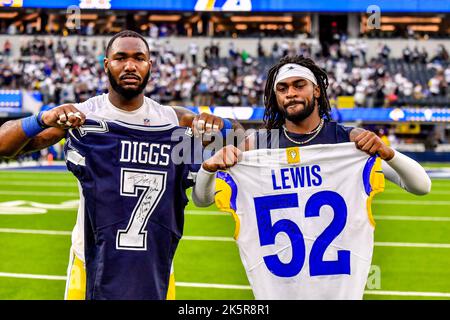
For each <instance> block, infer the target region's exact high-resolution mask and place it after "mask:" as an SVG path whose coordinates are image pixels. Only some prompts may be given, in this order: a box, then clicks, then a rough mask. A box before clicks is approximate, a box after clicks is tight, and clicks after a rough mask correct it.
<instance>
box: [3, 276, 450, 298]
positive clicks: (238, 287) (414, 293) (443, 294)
mask: <svg viewBox="0 0 450 320" xmlns="http://www.w3.org/2000/svg"><path fill="white" fill-rule="evenodd" d="M0 277H4V278H19V279H38V280H59V281H66V279H67V278H66V276H53V275H45V274H28V273H9V272H0ZM175 284H176V286H177V287H187V288H207V289H228V290H230V289H231V290H251V287H250V286H249V285H239V284H219V283H198V282H176V283H175ZM364 294H366V295H383V296H410V297H437V298H450V293H447V292H417V291H385V290H383V291H382V290H366V291H364Z"/></svg>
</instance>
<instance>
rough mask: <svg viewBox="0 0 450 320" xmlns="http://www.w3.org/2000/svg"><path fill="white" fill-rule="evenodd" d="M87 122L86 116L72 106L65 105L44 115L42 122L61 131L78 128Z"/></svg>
mask: <svg viewBox="0 0 450 320" xmlns="http://www.w3.org/2000/svg"><path fill="white" fill-rule="evenodd" d="M85 120H86V116H85V115H84V114H83V113H82V112H80V111H79V110H78V109H77V108H75V107H74V106H73V105H72V104H63V105H61V106H59V107H56V108H53V109H51V110H48V111H45V112H44V113H43V114H42V122H43V123H44V124H45V125H47V126H49V127H55V128H60V129H70V128H77V127H79V126H82V125H83V124H84V122H85Z"/></svg>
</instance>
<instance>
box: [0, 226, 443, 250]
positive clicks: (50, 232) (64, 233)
mask: <svg viewBox="0 0 450 320" xmlns="http://www.w3.org/2000/svg"><path fill="white" fill-rule="evenodd" d="M0 233H23V234H43V235H59V236H70V235H71V231H56V230H32V229H12V228H0ZM181 240H185V241H218V242H234V239H233V238H231V237H206V236H183V238H182V239H181ZM375 246H376V247H399V248H402V247H407V248H442V249H450V244H449V243H414V242H375Z"/></svg>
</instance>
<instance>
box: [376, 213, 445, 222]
mask: <svg viewBox="0 0 450 320" xmlns="http://www.w3.org/2000/svg"><path fill="white" fill-rule="evenodd" d="M374 218H375V220H397V221H436V222H438V221H440V222H442V221H443V222H449V221H450V217H422V216H417V217H416V216H383V215H375V216H374Z"/></svg>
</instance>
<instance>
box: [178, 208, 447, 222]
mask: <svg viewBox="0 0 450 320" xmlns="http://www.w3.org/2000/svg"><path fill="white" fill-rule="evenodd" d="M185 214H186V215H189V216H190V215H193V216H223V217H230V214H229V213H227V212H220V211H211V210H186V213H185ZM374 218H375V219H376V220H398V221H443V222H450V217H427V216H397V215H375V216H374Z"/></svg>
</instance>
